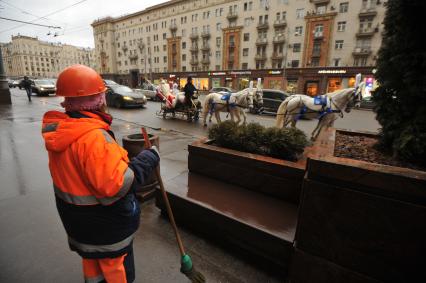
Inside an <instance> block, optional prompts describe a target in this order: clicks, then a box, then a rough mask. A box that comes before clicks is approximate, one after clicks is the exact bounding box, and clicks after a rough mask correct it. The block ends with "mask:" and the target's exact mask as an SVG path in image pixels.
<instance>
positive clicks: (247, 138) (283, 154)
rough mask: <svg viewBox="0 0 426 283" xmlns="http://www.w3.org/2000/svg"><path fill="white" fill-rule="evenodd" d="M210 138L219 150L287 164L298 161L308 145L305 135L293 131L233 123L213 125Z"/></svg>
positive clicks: (293, 129) (253, 124)
mask: <svg viewBox="0 0 426 283" xmlns="http://www.w3.org/2000/svg"><path fill="white" fill-rule="evenodd" d="M209 138H210V139H212V140H214V142H215V144H216V145H218V146H221V147H226V148H230V149H235V150H239V151H244V152H249V153H256V154H261V155H268V156H272V157H275V158H280V159H285V160H290V161H295V160H297V159H298V156H300V155H301V154H302V153H303V151H304V149H305V147H306V146H307V145H308V139H307V138H306V135H305V133H304V132H302V131H301V130H299V129H296V128H283V129H278V128H274V127H273V128H265V127H264V126H261V125H260V124H258V123H250V124H248V125H238V124H236V123H235V122H232V121H225V122H223V123H221V124H218V125H214V126H213V127H212V128H211V129H210V130H209Z"/></svg>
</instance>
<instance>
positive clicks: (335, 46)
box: [334, 40, 343, 49]
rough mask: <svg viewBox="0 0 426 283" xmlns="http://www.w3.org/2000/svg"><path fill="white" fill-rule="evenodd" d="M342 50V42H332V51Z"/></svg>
mask: <svg viewBox="0 0 426 283" xmlns="http://www.w3.org/2000/svg"><path fill="white" fill-rule="evenodd" d="M342 48H343V40H336V41H335V42H334V49H342Z"/></svg>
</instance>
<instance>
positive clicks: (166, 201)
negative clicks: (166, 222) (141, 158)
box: [142, 128, 185, 256]
mask: <svg viewBox="0 0 426 283" xmlns="http://www.w3.org/2000/svg"><path fill="white" fill-rule="evenodd" d="M142 134H143V138H144V140H145V147H146V148H150V147H151V142H150V140H149V137H148V133H147V132H146V129H145V128H142ZM155 175H156V177H157V181H158V183H159V185H160V191H161V194H162V195H163V199H164V204H165V205H166V209H167V214H168V215H169V219H170V223H171V224H172V228H173V231H174V232H175V236H176V241H177V243H178V246H179V251H180V255H181V256H184V255H185V249H184V247H183V243H182V239H181V238H180V234H179V231H178V228H177V226H176V222H175V217H174V216H173V211H172V207H171V206H170V202H169V198H168V197H167V193H166V190H165V189H164V184H163V179H162V178H161V174H160V166H157V167H156V168H155Z"/></svg>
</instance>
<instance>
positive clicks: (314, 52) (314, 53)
mask: <svg viewBox="0 0 426 283" xmlns="http://www.w3.org/2000/svg"><path fill="white" fill-rule="evenodd" d="M318 57H321V50H312V58H318Z"/></svg>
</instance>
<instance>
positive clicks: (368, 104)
mask: <svg viewBox="0 0 426 283" xmlns="http://www.w3.org/2000/svg"><path fill="white" fill-rule="evenodd" d="M374 106H376V104H375V103H374V101H373V96H366V97H363V98H362V100H361V104H360V106H359V107H360V108H364V109H373V108H374Z"/></svg>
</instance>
